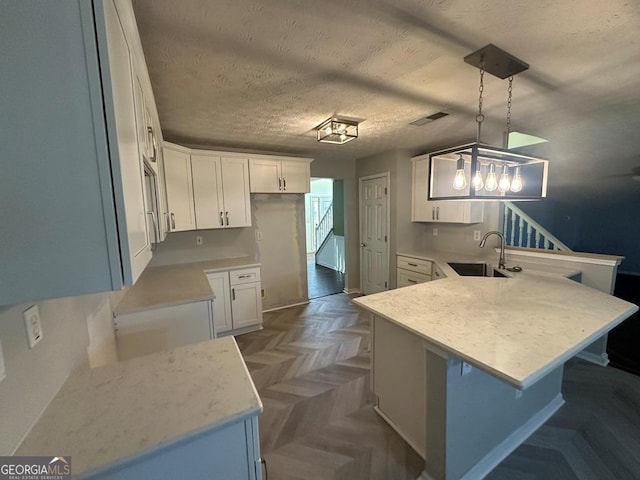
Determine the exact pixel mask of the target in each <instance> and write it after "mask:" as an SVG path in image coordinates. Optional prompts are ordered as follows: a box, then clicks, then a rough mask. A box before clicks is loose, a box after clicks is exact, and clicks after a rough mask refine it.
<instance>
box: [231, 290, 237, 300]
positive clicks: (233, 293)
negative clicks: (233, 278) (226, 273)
mask: <svg viewBox="0 0 640 480" xmlns="http://www.w3.org/2000/svg"><path fill="white" fill-rule="evenodd" d="M231 299H232V300H235V299H236V289H235V288H232V289H231Z"/></svg>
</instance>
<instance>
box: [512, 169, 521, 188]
mask: <svg viewBox="0 0 640 480" xmlns="http://www.w3.org/2000/svg"><path fill="white" fill-rule="evenodd" d="M523 186H524V184H523V183H522V177H521V176H520V167H516V172H515V173H514V174H513V180H512V181H511V191H512V192H516V193H517V192H519V191H520V190H522V187H523Z"/></svg>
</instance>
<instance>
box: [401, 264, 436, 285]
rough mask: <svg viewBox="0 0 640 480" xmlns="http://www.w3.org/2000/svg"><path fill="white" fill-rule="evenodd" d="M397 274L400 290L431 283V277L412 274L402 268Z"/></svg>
mask: <svg viewBox="0 0 640 480" xmlns="http://www.w3.org/2000/svg"><path fill="white" fill-rule="evenodd" d="M396 273H397V277H398V278H397V284H398V288H401V287H407V286H409V285H417V284H418V283H424V282H430V281H431V275H424V274H422V273H415V272H410V271H408V270H403V269H402V268H398V269H397V270H396Z"/></svg>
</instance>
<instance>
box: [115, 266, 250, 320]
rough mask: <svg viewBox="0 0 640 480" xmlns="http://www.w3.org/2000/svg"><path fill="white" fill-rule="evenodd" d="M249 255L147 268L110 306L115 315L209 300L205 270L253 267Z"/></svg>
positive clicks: (211, 296) (211, 293)
mask: <svg viewBox="0 0 640 480" xmlns="http://www.w3.org/2000/svg"><path fill="white" fill-rule="evenodd" d="M257 266H260V263H257V262H256V261H255V260H254V259H252V258H249V257H241V258H230V259H224V260H209V261H204V262H195V263H183V264H177V265H167V266H163V267H147V268H146V269H145V271H144V272H142V275H140V278H139V279H138V281H137V282H136V284H135V285H133V286H132V287H131V288H130V289H129V291H128V292H127V293H126V294H125V295H124V297H123V298H122V300H121V301H120V303H118V305H117V306H116V308H114V311H113V313H114V314H115V315H122V314H125V313H133V312H139V311H142V310H149V309H151V308H160V307H167V306H170V305H181V304H184V303H191V302H198V301H202V300H210V299H212V298H213V292H212V291H211V288H210V286H209V282H208V280H207V276H206V275H205V274H204V272H205V271H216V270H233V269H237V268H244V267H257Z"/></svg>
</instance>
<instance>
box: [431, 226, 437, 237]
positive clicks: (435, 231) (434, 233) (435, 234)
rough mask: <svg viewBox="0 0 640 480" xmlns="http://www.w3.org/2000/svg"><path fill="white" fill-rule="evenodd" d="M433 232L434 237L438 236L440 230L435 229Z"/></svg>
mask: <svg viewBox="0 0 640 480" xmlns="http://www.w3.org/2000/svg"><path fill="white" fill-rule="evenodd" d="M431 232H432V233H433V236H434V237H437V236H438V229H437V228H434V229H433V230H432V231H431Z"/></svg>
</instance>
